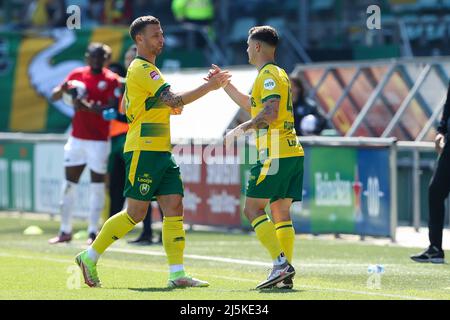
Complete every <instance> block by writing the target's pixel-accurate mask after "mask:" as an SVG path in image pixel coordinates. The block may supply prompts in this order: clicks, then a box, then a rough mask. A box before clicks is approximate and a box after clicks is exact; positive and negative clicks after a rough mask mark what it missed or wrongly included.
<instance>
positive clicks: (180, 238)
mask: <svg viewBox="0 0 450 320" xmlns="http://www.w3.org/2000/svg"><path fill="white" fill-rule="evenodd" d="M178 241H184V237H177V238H175V239H173V242H178Z"/></svg>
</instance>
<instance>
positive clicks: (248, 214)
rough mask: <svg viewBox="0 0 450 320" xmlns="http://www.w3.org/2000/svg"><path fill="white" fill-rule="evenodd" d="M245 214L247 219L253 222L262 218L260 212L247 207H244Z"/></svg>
mask: <svg viewBox="0 0 450 320" xmlns="http://www.w3.org/2000/svg"><path fill="white" fill-rule="evenodd" d="M244 214H245V216H246V217H247V219H248V221H250V222H252V221H253V220H255V219H256V218H257V217H258V216H260V215H261V214H260V212H259V210H256V209H254V208H251V207H248V206H245V207H244Z"/></svg>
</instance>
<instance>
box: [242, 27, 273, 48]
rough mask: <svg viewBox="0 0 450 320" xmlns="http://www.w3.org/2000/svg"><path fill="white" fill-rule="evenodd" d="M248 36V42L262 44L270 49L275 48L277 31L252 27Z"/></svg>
mask: <svg viewBox="0 0 450 320" xmlns="http://www.w3.org/2000/svg"><path fill="white" fill-rule="evenodd" d="M248 35H249V39H250V40H255V41H260V42H264V43H266V44H268V45H269V46H271V47H276V46H277V44H278V39H279V38H278V33H277V30H275V28H273V27H271V26H257V27H253V28H251V29H250V30H249V31H248Z"/></svg>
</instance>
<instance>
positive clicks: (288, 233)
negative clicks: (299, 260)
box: [275, 221, 295, 263]
mask: <svg viewBox="0 0 450 320" xmlns="http://www.w3.org/2000/svg"><path fill="white" fill-rule="evenodd" d="M275 229H276V232H277V238H278V241H279V242H280V245H281V249H282V250H283V252H284V254H285V255H286V259H287V260H288V261H289V263H292V257H293V255H294V240H295V230H294V227H293V225H292V221H283V222H279V223H277V224H275Z"/></svg>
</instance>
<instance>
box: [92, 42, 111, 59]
mask: <svg viewBox="0 0 450 320" xmlns="http://www.w3.org/2000/svg"><path fill="white" fill-rule="evenodd" d="M97 51H100V52H102V53H103V55H104V56H105V59H108V58H110V57H111V47H109V46H107V45H106V44H103V43H100V42H91V43H90V44H89V46H88V47H87V50H86V56H90V55H91V54H93V53H95V52H97Z"/></svg>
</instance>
